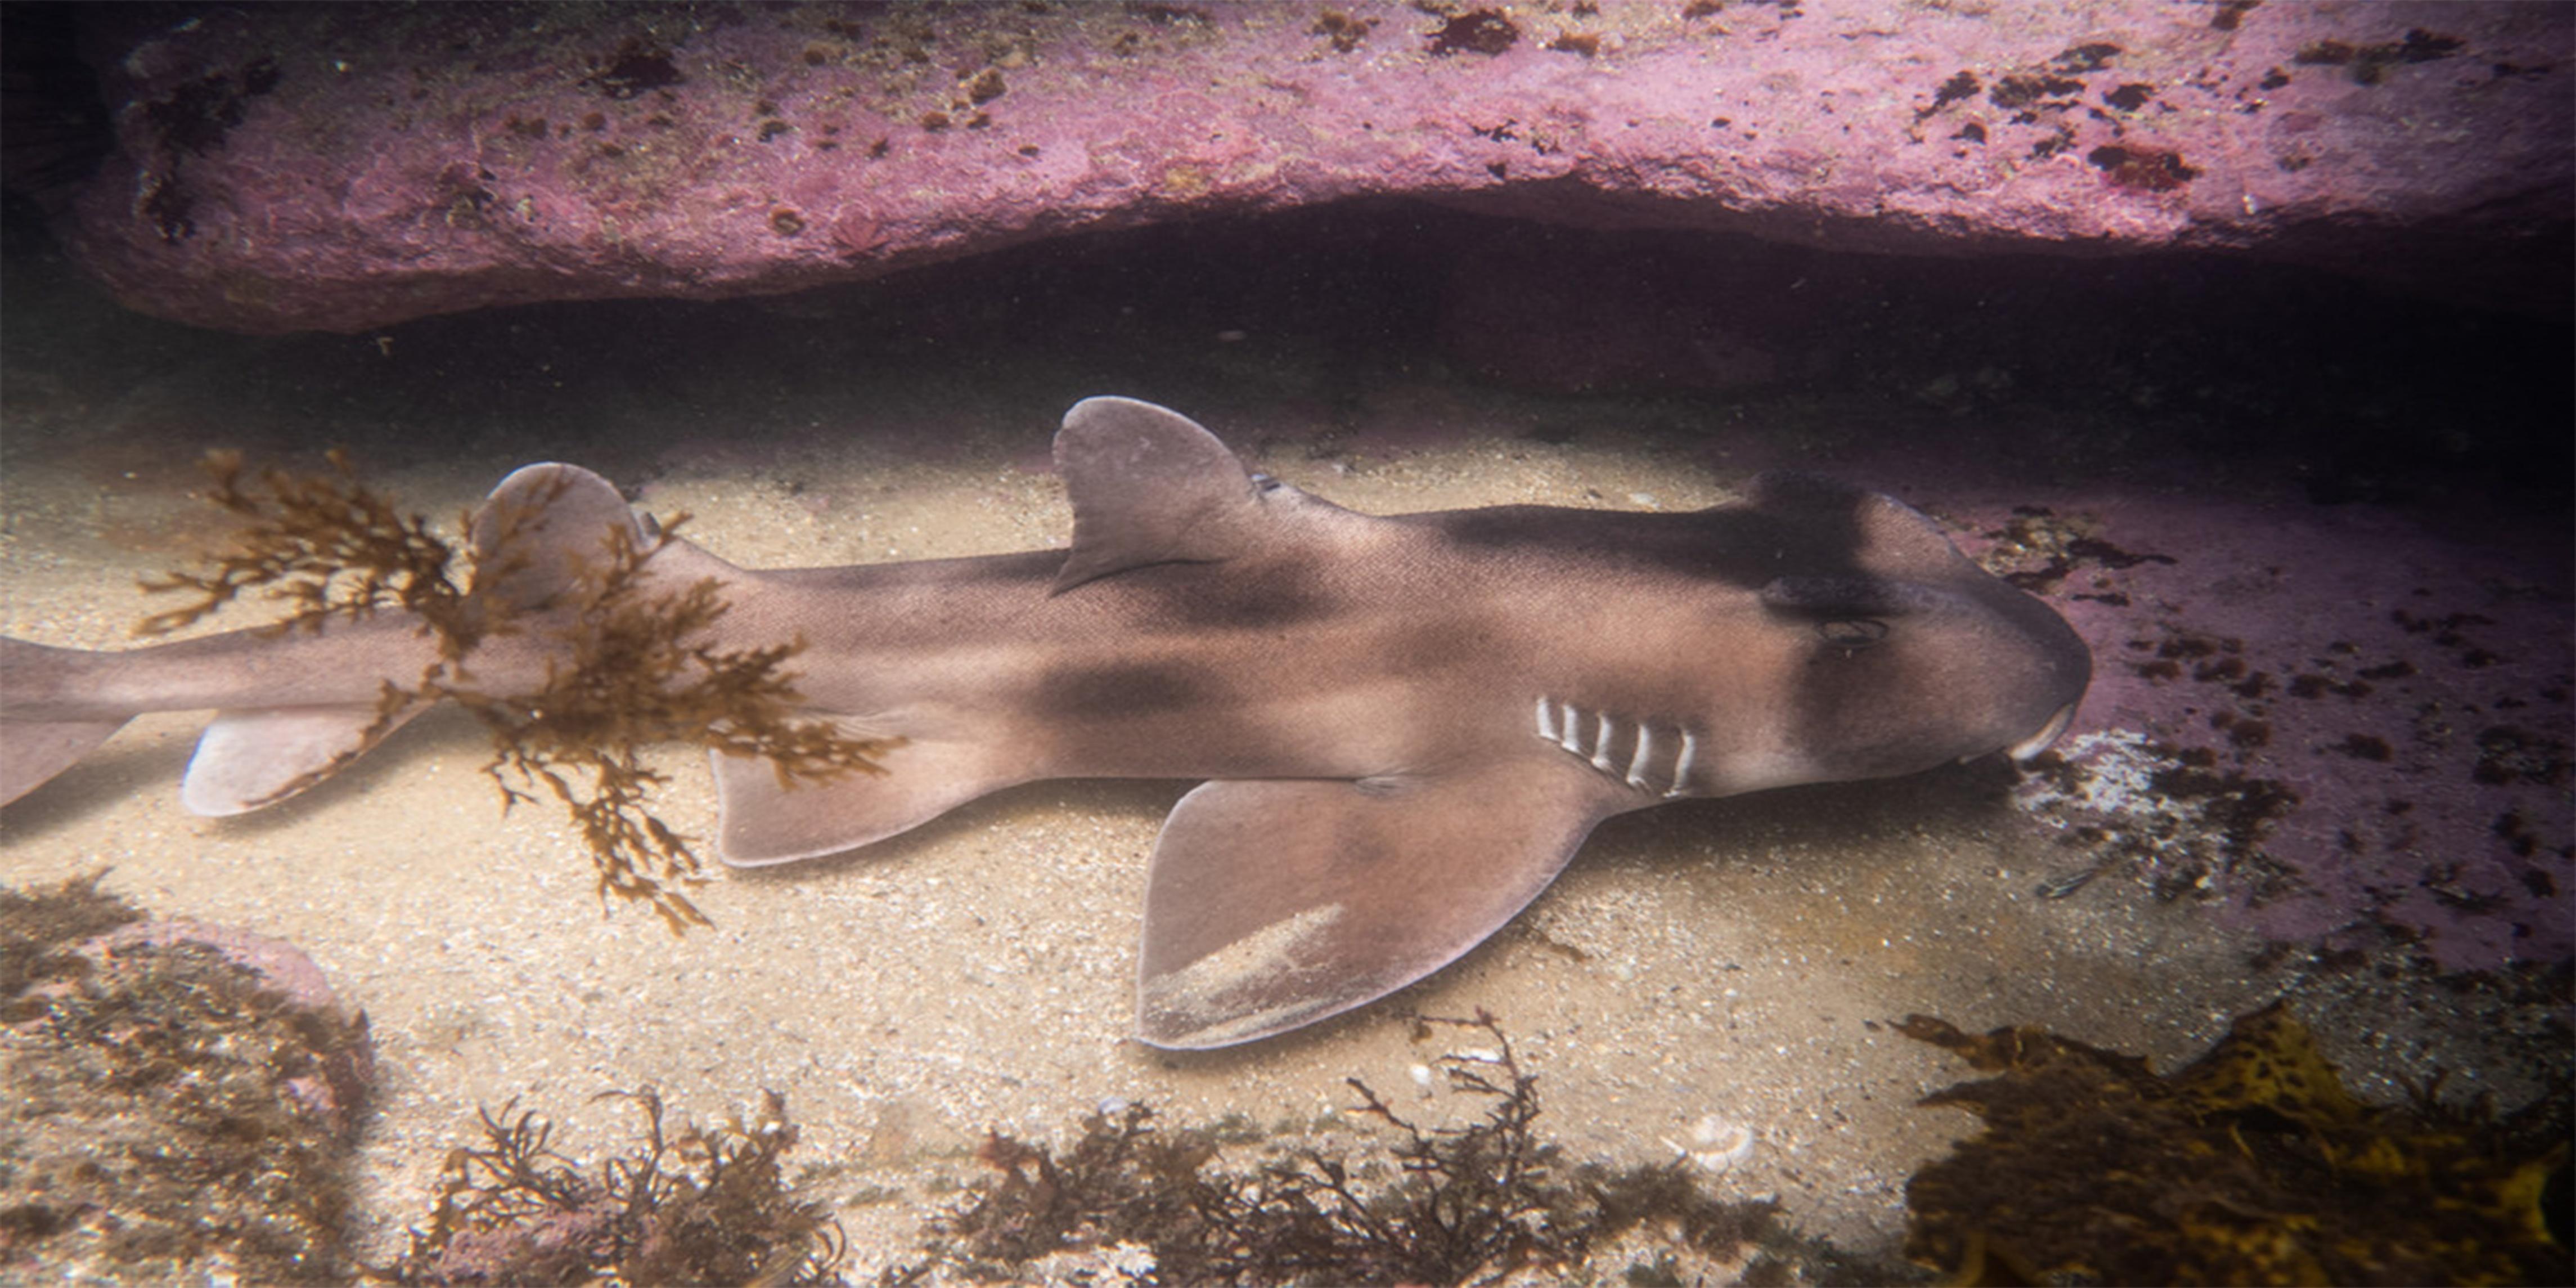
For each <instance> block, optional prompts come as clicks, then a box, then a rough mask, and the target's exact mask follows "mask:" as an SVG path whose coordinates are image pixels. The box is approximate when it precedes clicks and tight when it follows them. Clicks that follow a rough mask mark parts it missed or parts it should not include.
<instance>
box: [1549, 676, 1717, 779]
mask: <svg viewBox="0 0 2576 1288" xmlns="http://www.w3.org/2000/svg"><path fill="white" fill-rule="evenodd" d="M1535 710H1536V713H1537V718H1538V737H1539V741H1541V742H1546V743H1551V744H1553V745H1555V746H1556V747H1557V748H1558V749H1560V750H1562V751H1564V752H1565V753H1566V754H1567V755H1570V756H1573V757H1574V758H1575V759H1577V760H1580V761H1582V762H1583V763H1585V764H1587V765H1590V766H1591V767H1592V768H1593V769H1595V770H1597V771H1599V772H1600V773H1602V774H1604V775H1607V776H1608V777H1610V778H1611V779H1613V780H1614V781H1617V782H1622V783H1625V784H1627V786H1628V788H1629V790H1631V791H1639V792H1651V793H1654V794H1655V795H1657V796H1659V797H1661V798H1662V799H1664V800H1672V799H1675V798H1677V797H1682V796H1687V795H1689V794H1690V773H1691V766H1692V765H1693V764H1694V763H1696V762H1697V761H1698V759H1699V735H1697V734H1694V733H1692V732H1691V731H1690V730H1689V729H1687V728H1683V727H1681V726H1678V725H1676V726H1674V728H1673V731H1672V732H1673V733H1674V734H1676V735H1678V736H1679V738H1680V742H1681V747H1680V750H1679V751H1678V752H1676V753H1674V754H1673V761H1672V769H1671V775H1670V777H1668V778H1667V777H1665V776H1664V775H1662V774H1659V773H1657V772H1656V770H1657V769H1658V764H1657V761H1658V756H1659V750H1658V748H1657V746H1656V740H1655V727H1654V726H1653V725H1652V724H1650V723H1648V722H1647V721H1644V720H1639V721H1637V722H1636V726H1637V735H1636V740H1635V741H1634V742H1632V743H1631V744H1630V745H1629V748H1628V763H1627V764H1626V766H1625V767H1622V766H1621V765H1620V763H1619V757H1618V754H1617V752H1616V751H1614V750H1613V744H1614V743H1615V742H1616V741H1617V740H1618V737H1619V723H1618V721H1617V719H1616V718H1614V717H1613V716H1611V714H1610V713H1609V712H1607V711H1600V712H1586V711H1584V710H1583V709H1582V708H1580V707H1577V706H1575V705H1574V704H1573V703H1571V702H1565V701H1560V700H1557V699H1553V698H1540V699H1539V700H1538V704H1537V706H1536V708H1535ZM1587 717H1588V718H1589V719H1590V721H1591V730H1590V734H1591V736H1590V737H1589V738H1587V737H1585V729H1584V721H1585V720H1586V718H1587ZM1666 745H1667V746H1669V745H1670V744H1666ZM1659 782H1660V783H1662V784H1664V785H1663V787H1662V789H1661V790H1657V786H1656V785H1657V783H1659Z"/></svg>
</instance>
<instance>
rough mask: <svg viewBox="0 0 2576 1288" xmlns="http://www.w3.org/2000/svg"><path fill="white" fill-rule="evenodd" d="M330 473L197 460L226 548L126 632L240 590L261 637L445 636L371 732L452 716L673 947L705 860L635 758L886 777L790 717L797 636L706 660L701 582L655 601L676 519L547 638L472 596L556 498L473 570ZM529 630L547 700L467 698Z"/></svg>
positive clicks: (590, 569)
mask: <svg viewBox="0 0 2576 1288" xmlns="http://www.w3.org/2000/svg"><path fill="white" fill-rule="evenodd" d="M329 461H330V466H331V468H330V471H329V472H328V473H315V474H293V473H289V472H287V471H284V470H277V469H270V470H264V471H261V472H260V473H259V474H258V475H257V476H256V477H255V478H254V477H251V476H250V475H249V474H248V472H247V470H246V468H245V467H244V465H243V463H242V459H241V457H240V455H239V454H238V453H232V452H217V453H210V454H209V455H208V456H207V458H206V469H207V471H208V473H209V474H210V475H212V477H213V479H214V486H213V487H212V489H210V490H209V492H208V493H207V496H208V499H210V500H211V501H213V502H214V503H215V504H216V505H218V506H220V507H222V508H223V509H225V510H226V511H228V512H230V513H232V514H234V515H236V516H238V517H239V518H240V519H241V520H242V521H243V526H242V528H241V530H240V531H239V532H238V533H237V534H236V535H235V537H234V540H233V545H232V548H231V549H230V550H228V551H226V552H224V553H222V554H219V555H215V556H213V557H211V558H209V559H208V560H206V561H205V564H204V566H203V567H202V568H199V569H182V570H178V571H174V572H172V573H170V574H169V575H167V576H166V577H164V578H161V579H159V580H154V581H146V582H145V583H144V584H143V588H144V589H145V590H146V591H148V592H153V593H164V594H167V593H180V594H185V595H187V596H188V597H189V599H188V602H187V603H185V604H182V605H181V606H180V607H177V608H174V609H170V610H167V611H164V612H161V613H156V614H154V615H152V616H151V617H148V618H146V619H144V621H143V622H142V623H141V625H140V627H139V628H138V629H139V631H140V632H141V633H143V634H147V635H160V634H167V633H169V632H171V631H175V630H179V629H181V628H184V627H187V626H191V625H194V624H196V623H197V622H199V621H202V620H204V619H205V618H207V617H208V616H210V615H212V614H214V613H216V612H218V611H221V610H222V609H223V608H225V607H226V606H227V605H230V604H232V603H234V602H235V601H236V600H238V599H240V598H241V597H242V596H243V595H244V594H245V593H246V592H249V591H252V590H261V591H263V592H264V597H265V598H267V599H269V600H272V601H275V602H277V603H279V604H281V605H283V606H284V608H285V609H286V613H285V615H284V616H283V617H282V618H281V619H280V620H278V621H277V622H275V623H273V624H272V627H271V628H272V629H275V630H278V631H281V632H283V631H296V630H303V631H314V632H319V631H322V630H324V629H325V628H326V627H327V626H329V625H330V624H331V623H332V622H335V621H356V620H360V619H364V618H367V617H370V616H372V615H374V614H376V613H378V612H382V611H388V610H399V611H403V612H407V613H410V614H412V615H414V616H415V617H417V618H418V619H419V620H420V622H421V624H422V629H423V630H424V631H425V632H427V633H428V634H430V635H432V636H434V637H435V638H436V640H437V641H438V645H439V657H438V660H437V661H436V662H434V663H432V664H431V666H430V667H429V668H428V670H427V671H425V672H424V673H423V674H422V675H421V676H420V678H419V679H418V680H417V681H415V682H414V683H412V684H409V685H397V684H392V683H390V682H389V683H388V684H387V685H386V687H385V691H384V693H383V694H382V696H381V697H380V699H379V701H378V725H379V731H381V730H382V729H386V728H390V727H391V726H392V725H393V724H394V723H395V722H396V721H397V720H398V719H399V718H400V716H401V715H402V714H403V713H405V712H406V711H408V710H410V709H412V708H413V707H415V706H417V705H418V704H420V703H423V702H428V701H434V700H437V699H442V698H444V699H452V700H454V701H456V702H457V703H458V704H459V705H461V706H463V707H464V708H465V709H466V710H468V711H470V712H472V713H473V714H474V716H475V717H476V719H478V720H479V721H481V722H482V724H483V727H484V729H485V730H486V731H487V732H488V733H489V734H490V736H491V740H492V759H491V760H490V761H489V762H487V763H486V765H485V766H484V769H485V772H486V773H488V774H489V775H490V776H491V778H492V780H493V782H494V783H495V784H496V785H497V786H498V787H499V788H500V791H501V797H502V802H503V806H504V808H507V807H509V806H512V805H516V804H518V803H519V802H522V801H530V800H535V799H538V798H539V797H540V796H543V797H549V798H551V799H553V800H554V801H555V802H557V803H558V804H560V805H561V806H562V807H563V808H564V810H565V812H566V813H567V814H568V815H569V816H570V817H571V819H572V821H573V824H574V825H575V826H576V827H578V828H579V829H580V830H581V835H582V840H583V843H584V845H585V846H586V847H587V848H588V850H589V852H590V856H591V861H592V864H593V867H594V868H595V870H596V873H597V877H598V881H597V889H598V893H599V895H600V897H601V899H602V900H603V901H604V900H605V899H607V898H608V897H609V896H611V895H615V896H616V897H618V898H620V899H625V900H635V901H641V902H643V903H645V904H647V905H649V906H650V907H651V908H652V909H653V911H654V912H656V913H657V914H659V915H660V916H661V918H662V919H663V921H664V922H665V923H666V924H668V925H669V926H670V927H671V929H672V931H673V932H674V933H678V932H681V931H684V930H686V929H687V928H688V927H690V926H693V925H698V926H703V925H707V924H710V923H708V921H707V919H706V916H705V914H703V913H701V912H700V911H699V910H698V908H697V906H696V905H695V904H694V903H692V902H690V900H689V898H688V896H687V895H686V894H685V893H683V891H684V890H685V889H686V888H687V887H689V886H693V885H696V884H698V883H700V882H701V881H702V880H703V878H702V876H701V875H700V873H701V870H702V865H701V863H700V860H699V858H698V855H697V852H696V849H695V848H694V846H693V844H692V842H691V839H690V838H689V837H687V836H685V835H683V834H682V833H680V832H678V831H676V830H674V829H673V828H671V827H670V826H669V825H668V824H666V823H664V822H663V821H662V820H661V818H659V817H658V816H656V815H655V814H654V813H653V812H652V810H651V808H650V799H651V796H652V792H653V789H654V788H656V787H658V786H660V785H661V783H662V782H663V776H662V775H661V774H660V773H659V772H657V771H655V770H653V769H652V768H651V767H650V766H648V765H647V764H646V763H645V760H644V749H645V748H646V747H648V746H651V745H653V744H656V743H667V742H680V743H689V744H693V745H697V746H702V747H708V748H711V749H714V750H717V751H721V752H724V753H727V754H729V755H736V756H759V757H763V758H766V759H767V760H769V762H770V763H771V765H772V766H773V767H775V769H776V770H777V773H778V776H779V778H780V780H781V781H782V782H783V783H786V784H789V785H795V784H798V783H806V782H814V781H820V780H824V779H829V778H833V777H837V776H839V775H842V774H847V773H881V772H883V771H882V769H881V768H880V767H879V766H878V764H877V762H876V758H877V757H878V756H880V755H882V754H883V753H884V752H885V751H886V750H887V749H888V748H889V747H890V746H891V745H892V744H891V743H890V742H887V741H883V740H873V739H861V738H851V737H848V736H846V735H844V734H842V733H841V732H840V731H839V730H838V729H837V728H836V727H835V726H833V725H831V724H829V723H827V722H822V721H815V720H807V719H801V718H799V717H798V716H797V714H796V712H797V708H798V697H797V692H796V688H795V684H794V681H793V677H792V673H791V672H789V671H788V670H787V669H786V664H787V663H788V662H789V660H790V659H792V658H794V657H795V656H796V655H797V654H798V653H799V652H801V651H803V649H804V647H805V643H804V641H803V640H801V639H796V640H786V641H781V642H778V643H775V644H771V645H768V646H764V647H759V648H751V649H734V650H719V649H717V648H716V647H714V646H713V645H712V644H711V643H709V642H708V640H709V631H710V630H711V628H712V627H714V626H715V624H716V623H717V621H718V620H719V619H721V618H722V617H723V616H724V615H725V613H726V611H727V605H726V602H725V599H724V595H723V587H722V584H721V583H720V582H718V581H717V580H716V579H714V578H704V579H701V580H699V581H697V582H694V583H692V584H690V585H688V586H686V587H684V588H682V589H680V590H676V591H658V590H655V589H653V588H652V587H651V586H650V584H649V582H648V581H647V578H646V576H645V567H646V565H647V564H648V563H649V562H650V561H651V560H652V558H653V556H654V555H655V554H657V553H658V552H660V551H661V550H662V549H663V548H664V547H666V546H668V545H669V544H670V543H671V542H672V541H673V540H675V539H676V535H675V534H676V533H677V532H678V530H679V528H680V525H681V524H682V523H684V522H686V520H687V516H685V515H682V516H679V517H678V518H676V519H674V520H672V521H671V522H670V523H668V524H665V525H663V526H662V527H661V528H660V529H659V530H658V532H657V533H656V534H655V535H654V536H652V537H651V538H649V539H647V540H644V541H641V542H639V541H638V540H636V538H635V537H634V535H633V534H632V533H631V532H629V531H626V530H624V529H612V530H610V532H609V533H608V537H607V540H606V541H605V542H604V543H603V546H602V548H601V553H600V554H599V555H598V557H597V558H595V559H594V558H584V559H580V560H577V561H576V573H577V576H576V577H575V588H574V589H573V591H571V592H570V593H569V594H568V595H566V596H559V597H556V598H554V599H552V600H550V601H549V602H548V603H546V604H545V605H544V609H543V612H544V619H545V621H544V623H543V624H542V627H541V624H540V623H539V622H537V621H535V620H533V619H534V617H535V616H536V614H535V613H534V612H533V611H532V610H529V609H526V608H522V607H519V606H518V605H517V603H516V601H515V600H513V599H511V598H510V597H508V596H500V595H491V594H477V593H474V592H475V588H477V587H488V586H492V585H497V584H499V583H500V582H501V581H503V580H504V579H506V578H508V577H509V576H511V575H512V574H513V573H515V572H517V571H518V570H519V568H520V567H521V563H522V561H523V560H524V559H525V558H526V556H525V553H524V547H525V543H524V542H523V541H520V540H519V539H518V538H519V537H520V535H521V534H522V533H523V532H524V531H525V530H526V529H527V527H528V526H529V525H531V524H532V523H534V522H535V521H536V520H537V518H538V516H539V515H540V514H541V513H542V511H543V510H544V507H545V505H546V503H547V502H548V501H550V500H552V499H553V497H552V495H549V494H543V493H541V494H539V495H537V496H535V497H533V498H530V499H528V500H527V501H525V502H524V503H523V504H520V505H518V506H516V507H514V508H513V509H511V510H509V511H507V512H504V513H501V514H499V515H497V516H495V518H496V523H495V525H494V527H495V530H496V535H495V536H494V537H493V538H492V539H491V540H490V541H489V543H488V549H489V550H490V551H492V552H498V553H497V555H496V556H495V557H494V559H493V561H492V562H489V563H485V564H481V565H478V564H477V563H476V561H475V560H474V558H473V557H472V556H471V555H470V554H469V553H468V552H467V551H465V550H464V549H462V548H460V546H458V545H457V544H455V543H452V542H450V541H449V540H447V539H446V538H444V537H441V536H439V535H438V534H437V533H436V532H434V531H433V530H432V529H431V528H430V526H429V523H428V521H427V520H426V519H424V518H423V517H422V516H420V515H417V514H409V515H406V514H404V513H403V512H402V511H400V510H399V509H397V508H396V507H395V506H394V505H393V504H392V503H391V502H389V501H388V500H386V499H385V498H384V497H382V496H380V495H378V494H377V493H375V492H374V491H373V490H371V489H369V488H368V487H367V486H366V485H365V484H363V483H361V482H360V481H359V480H358V477H357V472H356V470H355V468H354V466H352V464H351V463H350V460H349V458H348V456H347V454H346V453H343V452H339V451H336V450H335V451H333V452H332V453H330V455H329ZM557 623H560V624H559V625H558V624H557ZM540 628H542V629H546V630H548V631H549V632H550V633H551V634H552V636H553V639H552V642H553V643H554V644H555V645H556V646H557V648H558V650H559V652H560V655H561V658H562V662H561V664H560V665H558V666H556V667H554V668H552V669H551V670H550V672H549V675H548V682H547V684H546V686H545V687H544V688H543V689H542V690H541V691H540V692H537V693H534V694H526V695H499V694H492V693H487V692H484V691H483V690H481V689H479V688H477V687H476V686H475V684H474V683H473V679H472V670H471V667H470V665H469V664H470V662H471V659H472V654H473V652H474V650H475V648H476V647H477V646H479V645H480V644H482V643H483V642H484V641H485V640H486V639H487V638H489V637H491V636H493V635H495V634H498V633H506V632H514V631H521V630H531V629H540Z"/></svg>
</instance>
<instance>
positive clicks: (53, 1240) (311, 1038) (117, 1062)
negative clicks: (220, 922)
mask: <svg viewBox="0 0 2576 1288" xmlns="http://www.w3.org/2000/svg"><path fill="white" fill-rule="evenodd" d="M142 916H143V914H142V913H140V912H139V911H137V910H136V909H134V908H133V907H132V906H131V905H128V904H126V903H125V902H124V901H123V900H120V899H117V898H116V897H114V896H112V895H106V894H101V893H99V890H98V877H97V876H90V877H85V878H80V879H76V880H71V881H66V882H64V883H62V884H61V885H58V886H55V887H53V888H52V889H49V890H39V891H35V892H33V893H20V892H18V891H13V890H0V1085H5V1086H7V1087H8V1088H9V1096H8V1103H7V1106H6V1110H5V1114H0V1279H7V1280H12V1281H15V1280H17V1279H20V1278H21V1277H33V1276H32V1275H30V1273H29V1272H31V1271H34V1270H37V1269H38V1268H41V1270H42V1276H43V1277H44V1278H48V1279H53V1280H57V1281H61V1282H96V1283H153V1282H179V1281H196V1282H231V1281H238V1282H243V1283H279V1284H284V1283H332V1282H343V1281H345V1280H346V1279H347V1277H348V1275H349V1272H350V1260H349V1255H348V1249H347V1247H346V1245H345V1243H344V1242H343V1240H344V1236H345V1226H346V1224H347V1216H348V1213H349V1210H350V1205H351V1201H352V1200H351V1195H352V1188H351V1179H350V1171H351V1167H350V1164H351V1143H352V1139H353V1137H354V1136H355V1134H356V1133H355V1128H356V1124H357V1121H358V1111H359V1108H360V1106H361V1103H362V1101H363V1099H364V1097H365V1095H366V1091H367V1086H368V1083H369V1081H370V1078H371V1073H372V1058H371V1054H370V1051H371V1048H370V1046H369V1043H368V1039H367V1027H366V1020H365V1018H364V1017H363V1016H361V1017H357V1018H354V1019H352V1018H348V1017H345V1016H344V1015H342V1014H341V1012H340V1010H339V1008H338V1006H337V1005H336V1004H335V1003H334V1002H333V1000H332V999H331V997H330V995H329V991H328V989H327V987H325V986H322V985H321V984H320V972H319V971H318V970H317V969H315V968H314V967H313V966H312V963H311V962H310V961H308V960H306V959H305V958H304V957H303V956H302V954H300V953H297V952H295V951H294V950H293V949H291V948H288V947H286V946H285V945H283V944H279V943H276V942H275V941H271V940H263V939H259V938H257V937H255V936H250V935H245V934H242V933H240V932H237V931H227V930H222V929H219V928H215V927H207V926H196V925H191V924H187V923H177V922H143V921H142Z"/></svg>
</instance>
